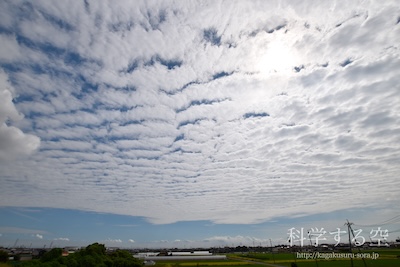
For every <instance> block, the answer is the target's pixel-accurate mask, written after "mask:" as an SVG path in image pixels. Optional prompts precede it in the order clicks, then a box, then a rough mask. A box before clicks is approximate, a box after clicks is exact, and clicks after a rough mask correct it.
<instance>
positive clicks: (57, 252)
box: [40, 248, 62, 262]
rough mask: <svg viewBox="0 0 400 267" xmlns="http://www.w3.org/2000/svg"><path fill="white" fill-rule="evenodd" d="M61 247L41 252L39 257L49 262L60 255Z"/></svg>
mask: <svg viewBox="0 0 400 267" xmlns="http://www.w3.org/2000/svg"><path fill="white" fill-rule="evenodd" d="M61 254H62V249H61V248H53V249H52V250H50V251H48V252H46V253H44V254H43V256H42V258H41V259H40V260H41V261H42V262H50V261H55V260H57V259H58V258H60V257H61Z"/></svg>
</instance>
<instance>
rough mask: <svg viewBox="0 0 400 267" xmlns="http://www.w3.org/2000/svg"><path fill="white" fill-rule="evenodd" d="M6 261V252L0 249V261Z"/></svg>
mask: <svg viewBox="0 0 400 267" xmlns="http://www.w3.org/2000/svg"><path fill="white" fill-rule="evenodd" d="M7 261H8V253H7V252H5V251H3V250H0V262H7Z"/></svg>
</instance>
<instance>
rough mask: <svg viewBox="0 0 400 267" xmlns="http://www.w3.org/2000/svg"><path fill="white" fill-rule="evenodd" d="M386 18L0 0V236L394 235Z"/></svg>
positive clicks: (176, 239)
mask: <svg viewBox="0 0 400 267" xmlns="http://www.w3.org/2000/svg"><path fill="white" fill-rule="evenodd" d="M399 14H400V8H399V7H398V5H397V4H396V1H385V2H384V3H381V2H375V1H362V2H353V3H348V2H346V1H336V2H332V3H329V2H326V3H320V2H313V1H307V2H301V3H300V2H295V1H265V2H247V1H239V2H234V1H205V2H202V3H199V2H195V1H135V2H131V1H127V2H124V1H118V3H114V2H112V1H93V2H92V1H64V2H48V1H35V2H28V1H12V2H6V1H3V2H2V3H0V44H1V47H0V95H1V97H0V124H1V125H0V182H1V188H2V190H1V194H0V215H1V218H2V220H1V222H0V245H3V246H10V245H12V244H13V243H14V242H15V240H16V239H19V241H18V242H19V243H20V244H23V245H29V244H30V243H32V244H33V245H38V246H39V245H40V246H42V245H44V244H47V245H49V244H50V243H51V242H53V244H57V245H59V246H67V245H85V244H88V243H91V242H103V243H106V244H107V245H108V246H125V247H143V246H147V247H193V246H214V245H215V246H221V245H232V244H234V245H240V244H243V245H252V244H263V245H266V244H269V239H271V240H272V241H273V242H274V243H275V244H277V243H284V242H285V241H286V235H287V231H288V229H290V228H292V227H299V228H300V227H305V228H311V227H324V228H326V229H329V231H331V229H336V228H337V227H343V224H344V222H345V221H346V219H349V220H350V221H353V222H354V223H355V224H356V225H358V227H362V225H364V227H367V228H368V227H375V226H376V225H378V224H382V227H387V228H388V230H390V231H391V234H390V238H392V239H395V238H396V237H397V235H398V231H397V230H398V229H399V227H398V217H396V216H398V215H400V210H399V207H398V203H399V202H400V199H399V197H400V194H399V193H400V192H399V188H400V181H399V179H398V173H399V171H400V169H399V168H400V126H399V125H400V109H399V108H400V105H399V103H400V95H399V84H400V75H399V74H400V64H399V63H400V62H399V58H400V57H399V45H398V44H399V43H400V19H399ZM3 218H5V219H3ZM372 225H374V226H372ZM366 231H367V230H366ZM390 238H389V239H390Z"/></svg>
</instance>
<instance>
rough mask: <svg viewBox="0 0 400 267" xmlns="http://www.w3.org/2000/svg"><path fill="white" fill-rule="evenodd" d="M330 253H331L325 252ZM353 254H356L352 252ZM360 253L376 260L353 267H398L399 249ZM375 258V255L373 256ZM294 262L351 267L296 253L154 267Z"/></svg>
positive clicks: (303, 266) (318, 266)
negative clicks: (299, 255)
mask: <svg viewBox="0 0 400 267" xmlns="http://www.w3.org/2000/svg"><path fill="white" fill-rule="evenodd" d="M327 253H331V252H327ZM354 253H355V254H356V253H358V252H354ZM362 253H365V254H370V255H373V254H372V253H378V254H379V258H378V259H375V260H373V259H364V261H365V265H364V261H363V260H362V259H353V266H354V267H365V266H369V267H371V266H373V267H395V266H400V249H387V250H385V249H376V250H368V251H362ZM374 255H375V256H376V255H377V254H374ZM293 262H295V263H296V264H297V266H298V267H351V260H350V258H344V259H328V260H326V259H318V260H317V261H316V260H314V259H298V258H297V257H296V253H276V254H273V255H272V254H271V253H244V254H229V255H228V259H226V260H220V261H184V260H180V261H168V262H167V261H165V262H163V261H157V263H156V265H155V267H212V266H216V267H217V266H221V267H228V266H229V267H260V265H261V266H262V265H264V266H285V267H286V266H287V267H290V266H291V264H292V263H293Z"/></svg>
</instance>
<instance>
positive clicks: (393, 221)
mask: <svg viewBox="0 0 400 267" xmlns="http://www.w3.org/2000/svg"><path fill="white" fill-rule="evenodd" d="M396 222H400V215H396V216H394V217H393V218H390V219H388V220H386V221H383V222H381V223H375V224H369V225H363V224H354V225H357V226H362V227H374V226H382V225H388V224H394V223H396Z"/></svg>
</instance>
